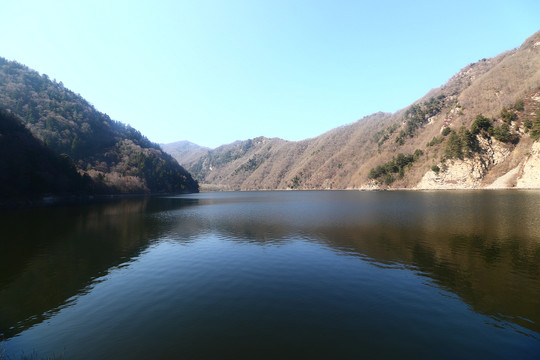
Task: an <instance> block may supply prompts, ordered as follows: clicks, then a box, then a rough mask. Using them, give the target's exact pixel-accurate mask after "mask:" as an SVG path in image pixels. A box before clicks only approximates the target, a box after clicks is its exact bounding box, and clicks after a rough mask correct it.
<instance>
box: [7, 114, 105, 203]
mask: <svg viewBox="0 0 540 360" xmlns="http://www.w3.org/2000/svg"><path fill="white" fill-rule="evenodd" d="M0 154H2V156H1V157H0V184H2V186H1V187H0V202H6V201H16V200H19V199H21V198H24V199H28V200H34V199H37V198H39V197H40V196H42V195H43V194H46V193H55V194H66V193H67V194H81V193H88V192H90V191H92V190H93V186H94V185H95V184H94V183H93V182H92V180H91V179H90V177H88V176H86V177H85V176H82V175H80V174H79V173H78V172H77V169H76V168H75V165H74V164H73V161H72V160H71V159H70V158H69V157H67V156H59V155H57V154H55V153H54V152H53V151H52V150H51V149H49V148H47V147H46V146H44V145H43V143H42V142H41V141H39V140H38V139H36V138H35V137H34V136H32V134H31V133H30V131H29V130H28V129H26V128H25V127H24V125H23V124H22V123H21V122H20V121H19V119H17V117H15V116H14V115H13V114H10V113H7V112H4V111H0Z"/></svg>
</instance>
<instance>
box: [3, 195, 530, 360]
mask: <svg viewBox="0 0 540 360" xmlns="http://www.w3.org/2000/svg"><path fill="white" fill-rule="evenodd" d="M538 204H540V192H534V191H519V192H496V191H493V192H382V193H381V192H378V193H360V192H256V193H207V194H196V195H185V196H181V197H169V198H145V199H125V200H122V201H118V202H114V203H109V204H97V205H93V206H87V207H72V208H53V209H34V210H28V211H19V212H13V213H3V214H2V218H1V219H0V225H1V228H2V229H3V233H4V234H5V235H4V236H2V240H1V241H2V242H1V246H2V251H1V253H0V333H3V336H4V337H5V338H7V339H8V340H7V341H5V343H4V344H3V346H4V348H6V349H7V350H6V351H7V352H8V354H10V355H11V354H12V355H14V356H16V355H17V354H18V353H19V352H20V351H22V350H25V351H26V353H28V352H31V351H32V350H33V349H36V350H37V351H38V352H40V353H45V354H47V353H51V352H55V351H56V352H57V353H58V352H62V349H65V351H66V355H67V356H68V358H70V357H74V358H99V357H106V358H149V357H155V358H180V357H186V358H276V357H280V358H283V357H285V358H328V357H334V358H335V357H341V358H353V357H359V356H367V357H373V356H378V357H396V356H400V357H439V358H440V357H450V358H454V357H478V356H482V357H487V356H490V357H501V358H505V357H508V356H510V355H512V356H514V355H517V357H519V358H535V357H537V356H538V354H539V353H540V335H539V333H540V209H539V207H538ZM1 346H2V345H0V354H1V351H2V347H1ZM70 354H71V356H69V355H70Z"/></svg>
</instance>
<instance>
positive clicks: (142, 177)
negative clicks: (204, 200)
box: [0, 58, 198, 193]
mask: <svg viewBox="0 0 540 360" xmlns="http://www.w3.org/2000/svg"><path fill="white" fill-rule="evenodd" d="M0 107H2V108H4V109H6V110H9V111H10V112H12V113H13V114H14V115H16V116H17V117H18V118H19V119H20V120H21V121H22V122H23V123H24V124H25V126H26V127H27V128H28V129H29V130H30V131H31V132H32V134H33V135H34V136H35V137H37V138H38V139H40V140H42V141H43V142H44V143H45V144H46V145H47V146H48V147H49V148H50V149H51V150H52V151H54V152H55V153H57V154H62V153H65V154H67V155H68V156H70V157H71V158H72V159H73V160H74V161H75V165H76V166H77V168H78V169H80V170H82V171H84V172H86V173H87V174H89V176H91V177H92V178H93V179H95V181H96V182H100V183H103V184H104V185H105V186H107V187H108V188H109V190H110V191H112V192H121V193H134V192H135V193H147V192H179V191H197V190H198V185H197V183H196V182H195V181H194V180H193V179H192V177H191V175H190V174H189V173H188V172H187V171H185V169H184V168H182V167H181V166H180V165H178V163H177V162H176V161H175V160H174V159H173V158H172V157H171V156H169V155H168V154H165V153H163V152H162V151H161V149H160V147H159V146H158V145H157V144H154V143H152V142H150V141H149V140H148V139H147V138H146V137H145V136H143V135H142V134H141V133H140V132H139V131H137V130H135V129H133V128H132V127H130V126H126V125H124V124H122V123H120V122H117V121H113V120H111V119H110V118H109V117H108V116H107V115H106V114H103V113H101V112H99V111H97V110H96V109H95V108H94V107H93V106H92V105H90V104H89V103H88V102H87V101H86V100H84V99H83V98H82V97H81V96H80V95H77V94H75V93H73V92H72V91H70V90H68V89H66V88H65V87H64V86H63V84H62V83H61V82H60V83H57V82H56V81H51V80H50V79H49V78H48V77H47V76H46V75H39V73H37V72H36V71H33V70H30V69H28V68H27V67H25V66H23V65H21V64H18V63H16V62H13V61H7V60H5V59H3V58H0Z"/></svg>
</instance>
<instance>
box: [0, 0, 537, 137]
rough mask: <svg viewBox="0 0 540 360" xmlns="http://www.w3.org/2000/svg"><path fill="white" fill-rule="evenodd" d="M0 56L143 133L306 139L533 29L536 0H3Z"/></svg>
mask: <svg viewBox="0 0 540 360" xmlns="http://www.w3.org/2000/svg"><path fill="white" fill-rule="evenodd" d="M0 14H1V18H2V21H0V34H1V35H0V56H2V57H4V58H7V59H10V60H16V61H18V62H20V63H23V64H25V65H27V66H29V67H30V68H32V69H34V70H37V71H39V72H40V73H45V74H47V75H48V76H49V77H50V78H51V79H56V80H57V81H62V82H63V83H64V85H65V86H66V87H67V88H69V89H71V90H73V91H74V92H76V93H79V94H81V95H82V96H83V97H84V98H86V99H87V100H88V101H89V102H91V103H92V104H93V105H94V106H95V107H96V108H97V109H98V110H100V111H102V112H104V113H107V114H108V115H109V116H110V117H111V118H113V119H115V120H118V121H121V122H123V123H126V124H130V125H131V126H133V127H135V128H136V129H138V130H140V131H141V132H142V133H143V134H145V135H146V136H147V137H148V138H149V139H150V140H152V141H154V142H158V143H167V142H173V141H177V140H190V141H192V142H195V143H197V144H200V145H205V146H209V147H216V146H218V145H221V144H225V143H230V142H233V141H234V140H243V139H248V138H252V137H256V136H261V135H264V136H268V137H274V136H277V137H281V138H284V139H288V140H300V139H305V138H309V137H314V136H317V135H320V134H321V133H323V132H325V131H327V130H330V129H332V128H334V127H337V126H340V125H344V124H347V123H351V122H354V121H356V120H358V119H360V118H362V117H363V116H366V115H369V114H371V113H374V112H377V111H387V112H394V111H396V110H399V109H401V108H403V107H405V106H407V105H409V104H410V103H412V102H413V101H414V100H416V99H418V98H420V97H422V96H423V95H424V94H425V93H426V92H428V91H429V90H430V89H431V88H435V87H438V86H440V85H442V84H444V83H445V82H446V81H447V80H448V79H449V78H450V77H452V76H453V75H454V74H455V73H456V72H457V71H459V70H460V69H461V68H462V67H464V66H466V65H468V64H469V63H471V62H475V61H478V60H479V59H481V58H485V57H492V56H495V55H497V54H499V53H501V52H503V51H505V50H509V49H512V48H515V47H518V46H519V45H521V43H522V42H523V41H524V40H525V39H526V38H527V37H529V36H530V35H532V34H533V33H535V32H536V31H538V30H540V16H539V14H540V1H538V0H508V1H496V0H491V1H474V0H473V1H471V0H467V1H461V0H455V1H433V0H430V1H414V0H411V1H402V0H400V1H390V0H377V1H360V0H357V1H346V0H191V1H184V0H175V1H160V0H152V1H115V0H105V1H101V0H92V1H90V0H89V1H78V0H69V1H55V0H51V1H43V0H35V1H29V0H14V1H12V0H2V1H1V2H0Z"/></svg>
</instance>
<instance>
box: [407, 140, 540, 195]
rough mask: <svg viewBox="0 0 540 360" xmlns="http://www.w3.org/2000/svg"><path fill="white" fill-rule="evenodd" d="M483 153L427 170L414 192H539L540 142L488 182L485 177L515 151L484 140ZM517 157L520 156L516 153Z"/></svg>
mask: <svg viewBox="0 0 540 360" xmlns="http://www.w3.org/2000/svg"><path fill="white" fill-rule="evenodd" d="M482 148H483V150H484V151H483V153H481V154H477V155H476V156H474V157H473V158H468V159H463V160H447V161H446V162H444V163H441V164H440V165H439V167H440V169H441V170H440V171H439V172H435V171H428V172H427V173H426V174H425V175H424V176H423V177H422V180H420V182H419V183H418V184H417V185H416V187H415V189H447V190H450V189H480V188H485V189H512V188H515V189H540V142H538V141H537V142H534V143H533V145H532V147H531V148H530V151H529V152H527V153H526V154H525V156H521V159H522V160H521V161H520V162H519V163H518V165H517V166H515V167H513V168H511V169H510V170H509V171H506V172H504V173H503V174H502V175H501V176H499V177H496V179H495V180H494V181H492V182H490V183H486V181H485V180H486V175H487V174H488V173H489V172H490V171H493V169H494V168H495V167H496V166H497V165H499V164H503V163H504V162H505V161H509V158H510V157H511V156H512V155H514V156H515V155H516V154H513V153H514V152H518V151H522V150H521V149H513V150H511V149H509V148H508V147H506V146H504V145H503V144H500V143H498V142H497V141H493V142H491V141H488V140H486V139H483V144H482ZM518 155H519V154H518Z"/></svg>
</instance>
